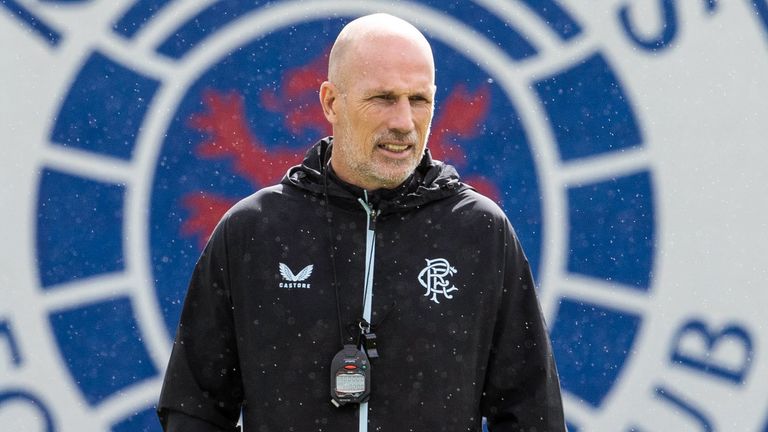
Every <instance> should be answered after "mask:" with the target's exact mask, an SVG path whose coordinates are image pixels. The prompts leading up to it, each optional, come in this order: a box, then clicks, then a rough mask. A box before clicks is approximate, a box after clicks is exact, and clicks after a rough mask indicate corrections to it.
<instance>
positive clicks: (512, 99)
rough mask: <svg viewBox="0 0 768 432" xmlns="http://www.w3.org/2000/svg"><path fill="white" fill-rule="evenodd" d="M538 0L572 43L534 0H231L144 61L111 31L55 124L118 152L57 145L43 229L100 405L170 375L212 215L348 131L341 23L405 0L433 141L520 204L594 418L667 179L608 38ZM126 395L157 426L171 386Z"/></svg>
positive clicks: (83, 380)
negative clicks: (539, 35) (116, 45)
mask: <svg viewBox="0 0 768 432" xmlns="http://www.w3.org/2000/svg"><path fill="white" fill-rule="evenodd" d="M173 3H174V2H161V3H156V2H136V3H135V4H134V6H133V7H132V8H129V9H128V10H127V11H126V12H125V13H124V15H123V16H122V17H120V18H119V19H118V20H117V21H116V24H115V26H114V33H115V34H116V35H117V36H118V37H120V38H123V39H124V40H125V41H126V42H127V43H128V44H130V43H132V42H134V41H137V40H139V39H140V38H141V34H142V30H143V29H144V28H145V26H147V23H149V22H151V21H152V19H153V18H154V17H156V16H158V15H160V14H162V13H170V12H168V10H170V9H172V8H173V7H174V5H173ZM482 3H483V4H485V3H487V2H482ZM519 3H520V4H519V5H517V6H514V7H515V8H521V9H525V13H526V14H528V15H529V16H533V17H536V19H537V23H536V25H537V26H538V27H539V29H540V30H541V31H542V32H546V33H547V34H548V35H549V36H548V37H549V39H550V40H551V41H556V44H552V43H550V44H538V43H537V42H536V40H535V38H531V37H529V36H526V34H525V33H524V32H523V31H521V30H518V29H517V26H516V25H515V19H516V18H515V16H516V15H515V14H514V13H513V12H514V11H512V12H510V11H509V10H507V9H503V10H502V9H498V10H494V9H492V7H491V6H489V5H485V6H480V3H479V2H478V3H477V4H476V3H472V2H463V1H462V2H454V3H451V4H449V5H443V4H442V3H440V2H431V1H422V2H415V1H414V2H400V3H398V4H397V7H395V6H393V5H391V4H387V3H377V2H370V3H365V4H363V3H360V2H336V3H333V2H331V3H329V4H328V6H327V7H325V6H324V8H325V9H324V10H322V11H318V10H313V8H310V7H309V6H306V5H303V4H302V2H293V1H275V2H268V3H266V4H264V3H259V2H231V1H227V2H224V1H222V2H214V3H212V4H210V5H208V6H205V7H203V6H201V9H200V10H199V11H197V12H196V13H193V14H191V15H189V14H188V15H187V18H185V19H184V20H183V22H181V23H177V24H178V25H177V27H175V28H172V29H169V32H167V33H166V34H165V35H164V36H163V37H162V38H160V39H159V40H157V41H156V43H155V44H154V45H152V46H153V47H154V49H153V51H152V52H150V53H148V54H147V56H148V57H147V58H148V59H150V60H151V61H148V65H147V66H146V67H141V66H137V65H136V62H135V61H133V60H132V59H130V57H129V54H128V53H127V52H126V53H119V52H115V51H114V50H106V49H99V48H97V49H95V50H94V51H93V52H92V53H91V54H90V56H89V57H88V58H87V59H86V61H85V62H84V63H83V66H82V68H81V69H80V71H79V72H78V74H77V76H76V78H75V80H74V82H73V84H72V86H71V88H70V90H69V92H68V94H67V95H66V97H65V99H64V100H63V102H62V105H61V109H60V111H59V115H58V117H57V119H56V122H55V124H54V125H53V127H52V130H51V141H52V143H53V145H55V146H59V147H60V148H61V149H62V151H63V152H69V153H70V154H71V157H72V158H74V159H78V158H81V159H83V160H85V161H87V163H84V164H83V165H82V166H86V165H87V166H91V167H94V168H95V169H96V171H99V170H101V171H99V172H102V171H103V172H104V173H105V174H104V175H98V174H97V173H94V171H92V170H85V169H79V168H76V167H78V166H81V165H78V164H71V165H66V164H64V165H56V164H51V165H50V166H46V167H44V168H43V169H42V171H41V175H40V188H39V197H38V207H37V211H38V224H37V227H38V229H37V238H36V240H37V258H38V263H39V279H40V284H41V287H42V289H43V290H45V291H46V292H50V293H56V292H59V293H60V292H71V293H72V295H71V298H72V300H71V301H69V302H59V303H57V306H55V307H52V308H51V310H50V313H49V319H50V324H51V327H52V329H53V334H54V335H55V338H56V341H57V344H58V347H59V350H60V352H61V354H62V357H63V358H64V359H65V362H66V365H67V367H68V368H69V371H70V373H71V375H72V377H73V381H74V382H75V383H76V386H77V387H78V388H79V390H80V391H81V393H82V396H83V398H84V400H85V401H86V402H87V403H88V404H89V405H90V406H91V407H92V408H93V409H94V410H95V411H98V410H100V409H101V407H103V406H104V405H105V402H108V401H112V400H114V399H115V398H119V397H124V396H125V395H126V394H131V392H136V393H137V394H138V393H141V392H143V393H141V394H147V395H151V394H154V393H153V392H154V391H156V390H159V387H157V385H158V383H159V380H160V375H161V371H162V370H163V368H164V367H165V361H166V359H167V354H168V352H169V345H170V341H171V340H172V337H173V334H174V332H175V328H176V324H177V322H178V318H179V314H180V310H181V301H182V300H183V297H184V292H185V290H186V284H187V281H188V280H189V276H190V274H191V271H192V267H193V265H194V263H195V260H196V259H197V257H198V256H199V253H200V250H201V248H202V246H203V245H204V244H205V241H206V240H207V237H208V235H209V234H210V232H211V230H212V229H213V227H214V225H215V224H216V222H217V221H218V219H219V218H220V217H221V215H222V214H223V212H224V211H226V209H227V208H228V207H229V206H231V205H232V204H233V203H234V202H235V201H237V200H239V199H241V198H243V197H244V196H246V195H248V194H250V193H252V192H253V191H254V190H256V189H258V188H261V187H264V186H266V185H269V184H273V183H275V182H277V181H279V180H280V178H281V177H282V175H283V174H284V173H285V171H286V170H287V168H288V167H289V166H291V165H293V164H296V163H299V162H300V161H301V159H302V157H303V154H304V151H305V150H306V149H307V148H308V147H309V146H310V145H311V144H313V143H314V141H316V140H317V139H319V138H321V137H323V136H325V135H327V134H329V133H330V130H329V128H328V126H327V125H326V123H325V120H324V118H323V117H322V112H321V111H320V108H319V105H318V102H317V93H316V92H317V88H318V86H319V84H320V82H322V80H323V79H324V76H325V68H326V66H327V54H328V51H329V49H330V46H331V44H332V42H333V38H334V37H335V35H336V34H337V33H338V31H339V30H340V29H341V27H342V26H343V25H344V23H346V22H348V21H349V20H350V19H351V18H354V17H356V16H359V15H362V14H365V13H370V12H374V11H387V12H391V13H394V14H398V15H400V16H403V17H404V18H407V19H409V18H410V19H411V20H412V21H413V22H414V23H415V24H416V25H418V26H419V27H420V28H421V29H422V30H423V31H424V32H425V34H426V35H427V36H428V37H429V38H430V40H431V42H432V44H433V48H434V51H435V58H436V61H437V65H436V66H437V81H438V94H437V100H438V106H437V109H436V113H435V119H434V122H433V127H432V136H431V138H430V143H429V146H430V149H431V151H432V153H433V156H434V157H435V158H437V159H441V160H444V161H447V162H448V163H451V164H452V165H455V166H456V167H457V168H458V169H459V172H460V173H461V174H462V177H463V179H464V180H465V181H466V182H468V183H470V184H471V185H473V186H475V187H476V188H477V189H479V190H480V191H482V192H483V193H485V194H486V195H488V196H490V197H492V198H493V199H495V200H496V201H497V202H498V203H499V204H500V205H501V206H502V207H503V208H504V210H505V211H506V213H507V215H508V216H509V218H510V219H511V221H512V223H513V225H514V226H515V228H516V230H517V232H518V235H519V237H520V239H521V241H522V243H523V245H524V247H525V250H526V253H527V255H528V258H529V260H530V262H531V264H532V267H533V269H534V273H535V274H536V277H537V280H539V282H540V285H541V287H542V290H541V295H542V303H543V305H544V308H545V311H546V313H547V318H548V323H549V325H550V328H551V336H552V340H553V346H554V350H555V354H556V356H557V361H558V368H559V372H560V375H561V381H562V386H563V389H564V391H565V396H566V411H567V412H566V414H567V416H568V418H569V426H570V428H571V430H579V429H580V428H581V427H584V424H585V423H588V422H589V418H588V412H589V409H590V408H599V407H602V406H603V405H604V404H605V402H606V400H607V399H608V396H609V395H610V392H611V391H612V389H613V388H614V387H615V385H616V383H617V382H618V381H619V378H620V375H621V372H622V368H623V365H624V364H625V362H626V361H627V359H628V357H629V355H630V353H631V352H632V347H633V345H634V342H635V335H636V334H637V332H638V329H639V327H640V325H641V323H642V308H638V307H637V303H638V301H637V300H636V299H637V298H641V297H643V296H645V295H646V294H647V292H648V291H649V290H650V288H651V286H652V284H653V278H652V276H653V263H654V254H655V249H654V241H655V232H656V230H655V225H654V219H655V218H654V202H653V180H652V175H651V172H650V170H649V168H648V166H647V163H646V159H644V158H643V152H644V148H643V137H642V134H641V132H640V126H639V124H638V122H637V119H636V118H635V115H634V112H633V109H632V105H631V103H630V101H629V100H628V95H627V93H626V92H625V90H624V89H623V87H622V85H621V82H620V80H619V79H618V77H617V76H616V74H615V72H614V70H613V68H612V67H611V65H610V63H609V61H608V59H607V58H606V57H605V56H604V55H603V54H602V53H601V52H600V50H599V48H598V47H589V46H584V42H583V41H582V40H581V39H580V36H581V35H582V33H583V29H582V28H581V27H580V26H579V23H578V22H577V21H576V20H575V19H574V18H573V17H571V16H570V15H569V13H568V12H567V11H566V10H565V9H563V8H562V7H560V6H558V4H557V3H555V2H553V1H541V0H538V1H522V2H519ZM267 6H269V7H267ZM169 8H170V9H169ZM155 33H157V32H155ZM552 45H554V47H553V46H552ZM571 45H579V49H578V50H574V52H571V51H569V46H571ZM143 46H147V44H146V43H145V44H144V45H143ZM574 53H575V54H574ZM177 72H178V73H177ZM73 167H74V168H73ZM112 171H114V172H115V173H116V174H115V175H114V177H113V180H108V179H109V178H110V176H109V175H108V173H109V172H112ZM158 327H160V328H158ZM136 399H137V400H139V399H141V398H138V397H136ZM142 403H145V402H142ZM584 407H587V408H586V409H585V408H584ZM113 417H114V418H111V420H110V421H111V425H112V426H111V427H112V430H114V431H128V430H155V429H156V428H157V426H156V420H155V417H154V410H153V408H152V404H151V402H150V403H146V405H144V406H134V407H133V408H132V409H130V410H128V412H123V413H122V414H120V415H116V416H113Z"/></svg>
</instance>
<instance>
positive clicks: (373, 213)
mask: <svg viewBox="0 0 768 432" xmlns="http://www.w3.org/2000/svg"><path fill="white" fill-rule="evenodd" d="M363 196H364V197H365V200H363V199H362V198H358V199H357V202H359V203H360V205H361V206H363V209H364V210H365V214H366V215H368V230H369V231H376V218H377V217H378V216H379V213H380V212H379V210H377V209H375V208H372V207H371V205H370V203H369V202H368V191H366V190H364V191H363Z"/></svg>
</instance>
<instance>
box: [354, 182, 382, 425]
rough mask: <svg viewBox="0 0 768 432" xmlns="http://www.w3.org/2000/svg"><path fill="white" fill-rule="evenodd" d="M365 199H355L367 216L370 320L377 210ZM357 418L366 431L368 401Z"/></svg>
mask: <svg viewBox="0 0 768 432" xmlns="http://www.w3.org/2000/svg"><path fill="white" fill-rule="evenodd" d="M363 195H364V197H365V200H363V199H362V198H358V199H357V201H358V202H359V203H360V205H361V206H363V209H364V210H365V214H366V215H367V216H368V217H367V228H366V238H365V279H364V282H363V319H364V320H365V321H366V322H371V306H372V303H373V261H374V257H375V255H376V217H377V216H378V215H379V211H378V210H376V209H374V208H372V207H371V205H370V203H369V202H368V191H363ZM358 418H359V419H360V420H359V423H358V430H359V432H368V402H363V403H361V404H360V413H359V416H358Z"/></svg>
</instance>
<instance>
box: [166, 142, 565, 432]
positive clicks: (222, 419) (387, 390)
mask: <svg viewBox="0 0 768 432" xmlns="http://www.w3.org/2000/svg"><path fill="white" fill-rule="evenodd" d="M331 142H332V138H328V139H325V140H322V141H320V142H319V143H318V144H316V145H315V146H314V147H313V148H312V149H310V150H309V152H308V153H307V156H306V158H305V160H304V162H303V164H302V165H300V166H296V167H293V168H291V169H290V170H289V172H288V173H287V174H286V176H285V178H284V179H283V180H282V182H281V184H279V185H276V186H272V187H268V188H265V189H262V190H260V191H258V192H256V193H255V194H253V195H251V196H250V197H248V198H245V199H244V200H242V201H240V202H239V203H238V204H236V205H235V206H234V207H233V208H232V209H231V210H230V211H228V212H227V214H226V215H225V216H224V217H223V218H222V220H221V221H220V223H219V224H218V226H217V228H216V229H215V231H214V233H213V234H212V236H211V238H210V240H209V242H208V245H207V246H206V247H205V249H204V251H203V253H202V255H201V257H200V259H199V261H198V263H197V265H196V268H195V271H194V273H193V275H192V280H191V283H190V285H189V290H188V293H187V297H186V299H185V303H184V307H183V311H182V316H181V321H180V324H179V328H178V332H177V335H176V341H175V343H174V347H173V352H172V355H171V359H170V362H169V365H168V370H167V372H166V376H165V382H164V384H163V389H162V394H161V397H160V402H159V405H158V413H159V415H160V418H161V422H162V423H163V424H164V427H165V428H166V430H167V431H182V430H183V431H187V432H197V431H219V430H221V431H231V430H234V427H235V425H236V423H237V421H238V418H239V416H240V414H241V410H242V421H243V428H244V430H245V431H248V432H256V431H258V432H270V431H298V432H306V431H334V432H352V431H358V430H360V429H359V425H358V424H359V417H358V416H359V415H360V414H359V409H358V406H357V405H354V406H350V405H345V406H342V407H340V408H336V407H334V405H332V404H331V397H330V365H331V360H332V358H333V357H334V355H335V354H336V353H337V352H338V351H339V350H340V349H341V347H342V340H344V343H353V341H354V340H355V338H356V337H357V332H356V328H357V322H358V321H357V320H358V319H359V318H361V316H362V313H363V312H362V310H363V294H364V293H363V287H364V279H365V277H366V275H365V268H366V263H365V260H366V234H367V227H369V225H370V227H371V228H372V229H373V231H374V232H375V250H374V251H373V266H372V268H373V269H372V270H371V271H372V273H373V275H372V279H373V286H372V293H371V294H372V314H371V324H372V325H373V330H374V331H375V334H376V336H377V341H378V350H379V355H380V356H379V357H378V358H375V359H372V360H371V369H370V370H371V379H372V382H371V388H372V391H371V396H370V400H369V402H368V406H367V416H368V430H370V431H383V432H405V431H419V432H431V431H451V432H454V431H480V430H481V428H482V426H481V424H482V418H483V417H487V419H488V428H489V430H491V431H522V430H526V431H527V430H536V431H563V430H565V427H564V421H563V412H562V403H561V397H560V388H559V383H558V378H557V372H556V369H555V364H554V361H553V357H552V352H551V348H550V344H549V339H548V336H547V332H546V328H545V324H544V320H543V318H542V315H541V312H540V308H539V305H538V301H537V298H536V292H535V289H534V283H533V280H532V277H531V272H530V269H529V266H528V262H527V259H526V257H525V254H524V253H523V250H522V249H521V246H520V244H519V242H518V240H517V238H516V236H515V233H514V231H513V229H512V226H511V225H510V223H509V221H508V220H507V218H506V216H505V215H504V213H503V212H502V211H501V209H499V207H498V206H497V205H496V204H494V203H493V202H492V201H491V200H490V199H488V198H486V197H484V196H482V195H480V194H478V193H477V192H475V191H474V190H473V189H472V188H470V187H469V186H467V185H465V184H463V183H461V181H460V180H459V176H458V174H457V173H456V171H455V170H454V169H453V168H452V167H451V166H449V165H445V164H443V163H441V162H438V161H433V160H432V159H431V158H430V156H429V153H428V152H427V153H426V154H425V157H424V158H423V160H422V161H421V163H420V165H419V166H418V168H417V169H416V171H415V172H414V174H413V175H412V176H411V178H409V179H408V180H407V181H406V182H405V183H404V184H403V185H402V186H400V187H399V188H397V189H394V190H380V191H373V192H366V191H363V190H361V189H359V188H357V187H354V186H352V185H348V184H345V183H344V182H342V181H341V180H339V179H338V178H336V177H335V175H333V173H332V172H328V170H327V169H326V167H327V160H328V158H329V152H330V148H331ZM366 198H367V202H368V205H369V206H370V207H371V208H372V209H374V211H375V218H374V219H373V220H372V219H371V218H369V217H368V214H367V213H366V212H365V210H364V208H363V206H362V205H361V203H360V199H363V200H365V199H366ZM285 269H288V272H286V271H285ZM334 274H335V276H334ZM334 280H336V281H337V282H338V304H337V295H336V290H335V289H334V285H333V283H334ZM337 305H338V310H340V315H341V320H342V325H341V328H340V325H339V323H338V318H337V316H338V314H337Z"/></svg>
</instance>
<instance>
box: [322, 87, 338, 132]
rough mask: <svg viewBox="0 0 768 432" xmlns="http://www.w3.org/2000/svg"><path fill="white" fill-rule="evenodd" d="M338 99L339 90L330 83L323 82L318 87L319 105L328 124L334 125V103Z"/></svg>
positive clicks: (335, 114)
mask: <svg viewBox="0 0 768 432" xmlns="http://www.w3.org/2000/svg"><path fill="white" fill-rule="evenodd" d="M338 98H339V90H338V89H337V88H336V86H335V85H333V83H331V82H330V81H325V82H323V83H322V84H321V85H320V105H321V106H322V107H323V114H324V115H325V119H326V120H328V123H330V124H335V123H336V117H337V113H336V106H335V104H336V101H337V99H338Z"/></svg>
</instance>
